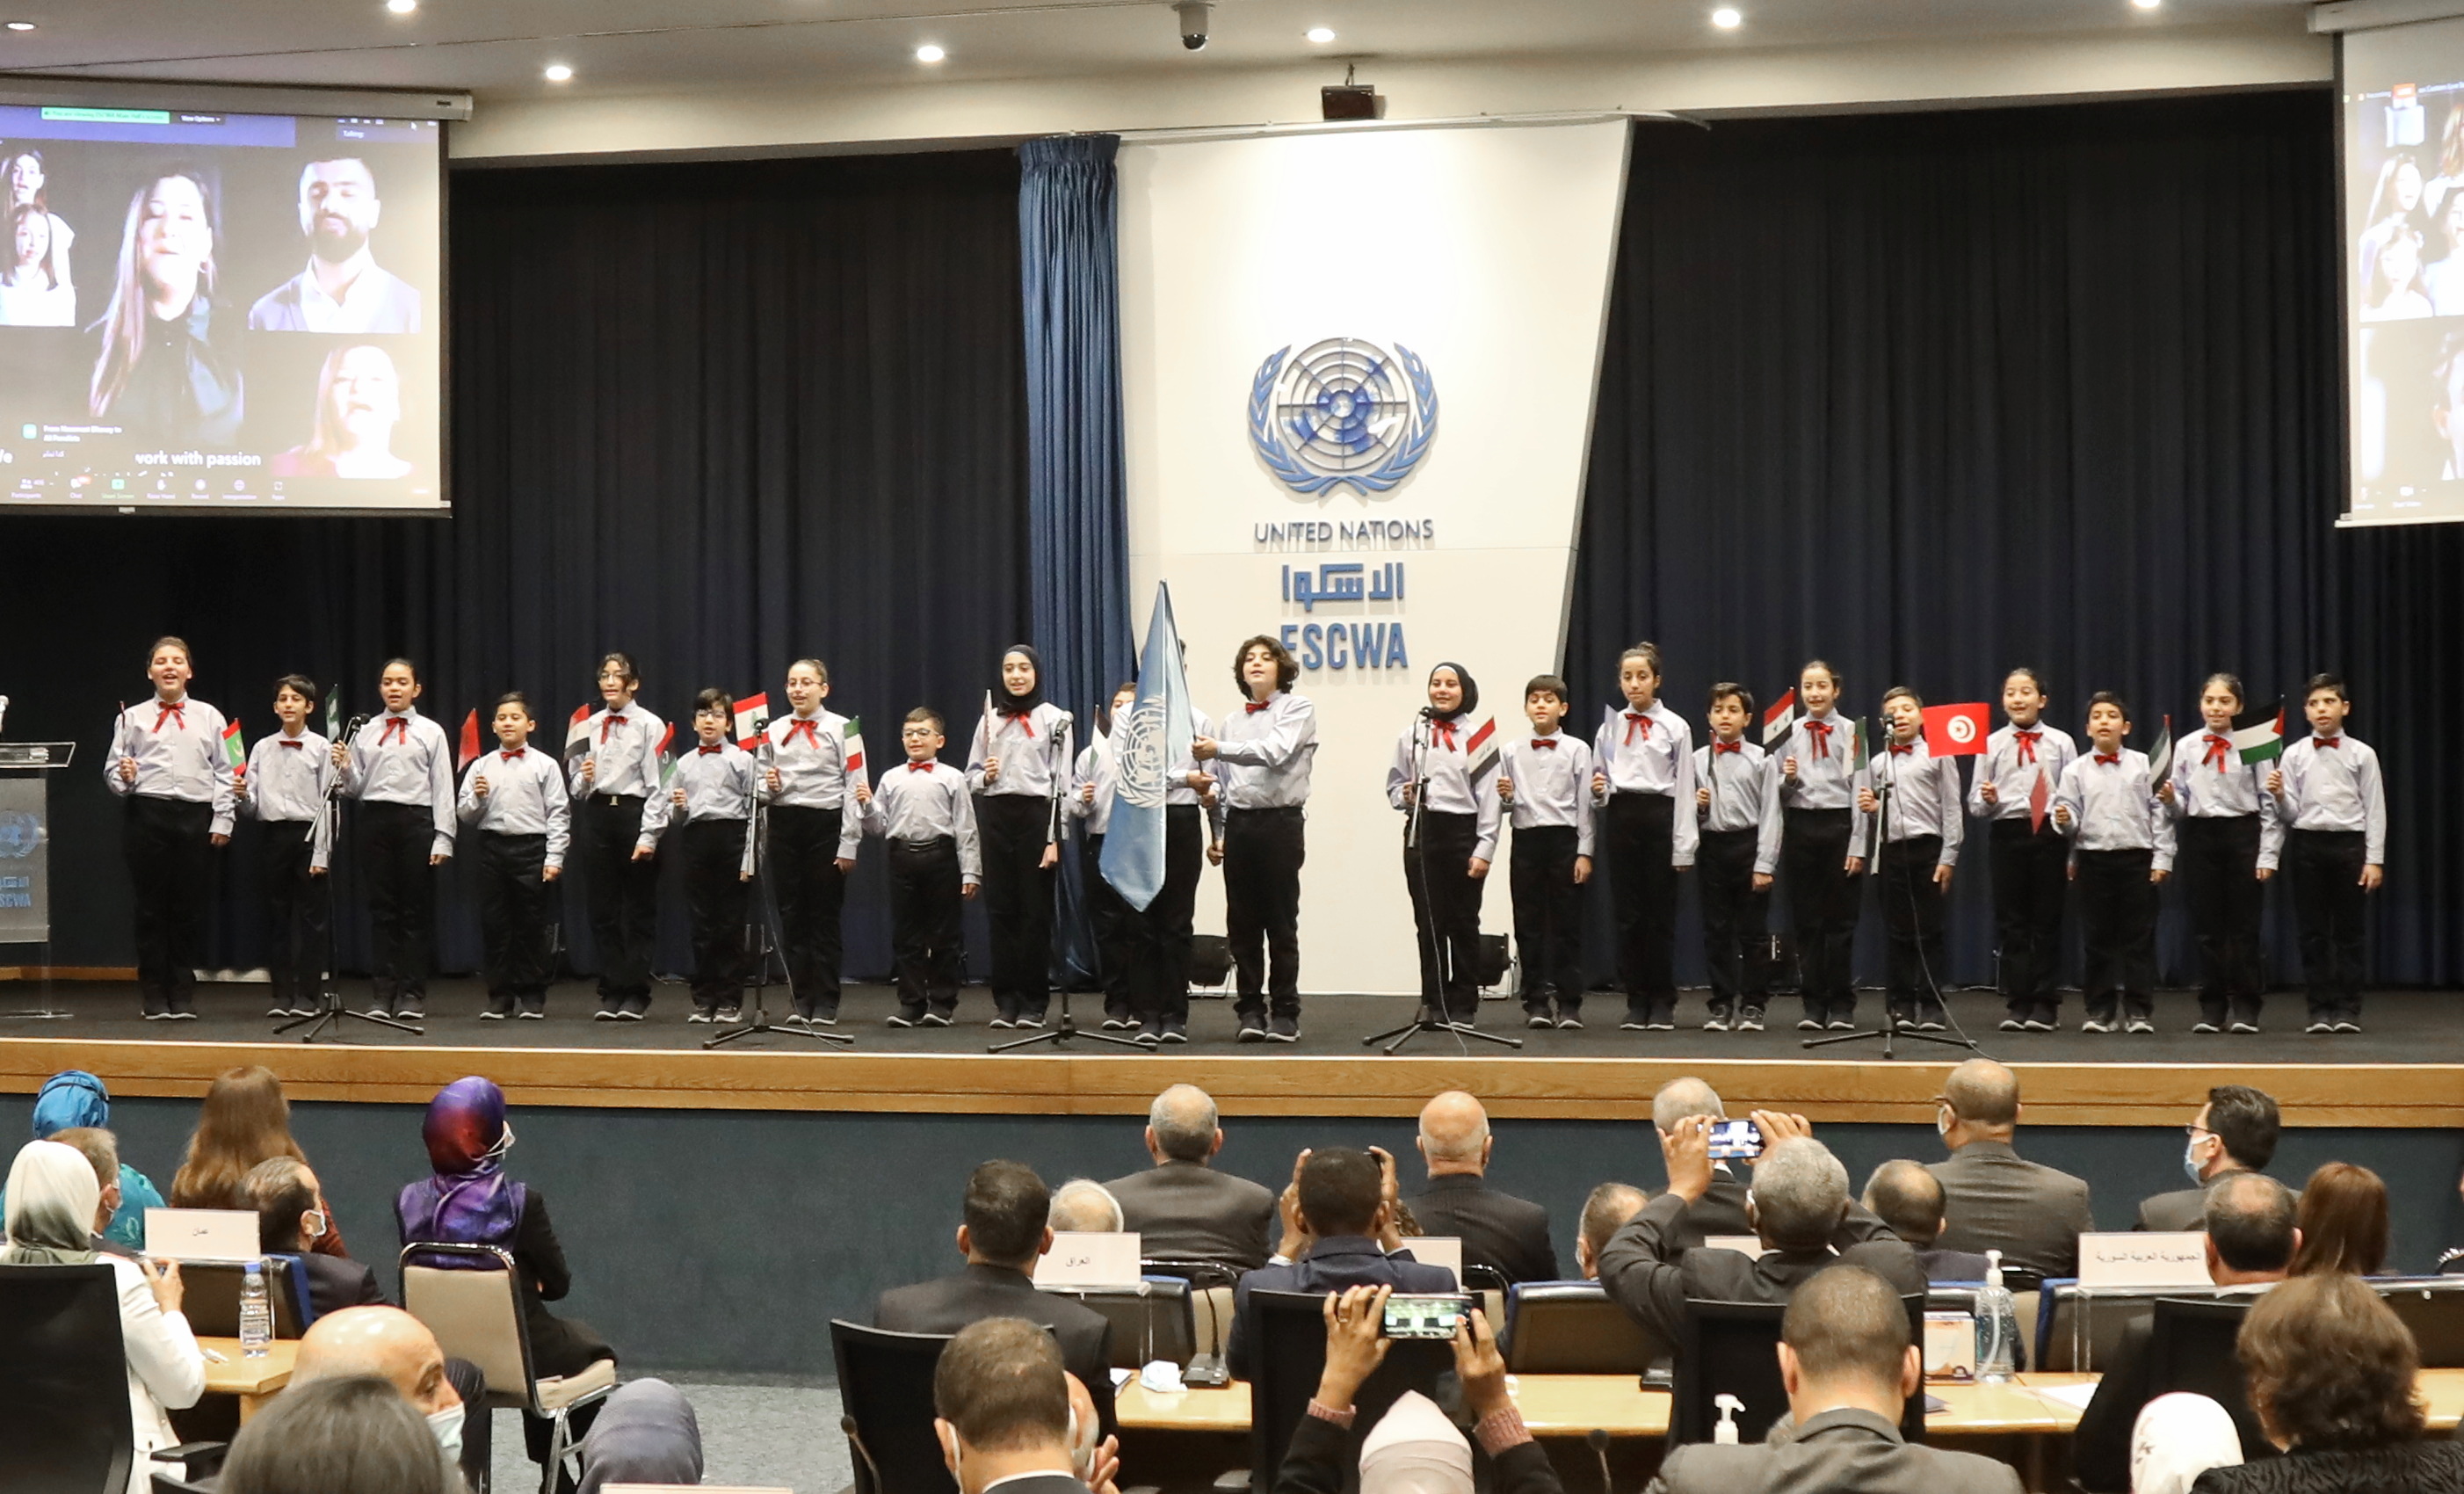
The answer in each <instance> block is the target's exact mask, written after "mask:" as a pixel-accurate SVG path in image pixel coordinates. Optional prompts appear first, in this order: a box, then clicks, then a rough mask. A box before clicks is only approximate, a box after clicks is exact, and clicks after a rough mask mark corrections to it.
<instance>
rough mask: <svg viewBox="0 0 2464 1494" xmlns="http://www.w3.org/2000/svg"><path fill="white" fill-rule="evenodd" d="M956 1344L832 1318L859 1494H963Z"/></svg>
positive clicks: (833, 1351)
mask: <svg viewBox="0 0 2464 1494" xmlns="http://www.w3.org/2000/svg"><path fill="white" fill-rule="evenodd" d="M949 1342H950V1335H949V1334H947V1333H892V1332H890V1331H889V1330H887V1329H877V1328H866V1327H864V1326H862V1325H861V1324H855V1323H847V1322H842V1321H841V1320H839V1319H837V1318H832V1319H830V1357H831V1358H832V1359H833V1360H834V1361H836V1363H837V1366H838V1373H839V1409H840V1411H841V1413H842V1415H841V1417H840V1419H839V1424H840V1426H841V1428H842V1429H843V1430H845V1431H846V1433H847V1455H848V1461H850V1462H851V1463H853V1465H854V1469H855V1489H856V1494H957V1488H958V1485H957V1483H955V1482H953V1481H952V1480H951V1478H950V1470H949V1467H948V1465H947V1464H945V1463H944V1462H943V1461H941V1443H940V1439H937V1438H935V1436H934V1435H933V1367H934V1366H935V1365H936V1364H938V1363H940V1361H941V1350H942V1347H943V1346H944V1345H946V1344H948V1343H949ZM123 1398H124V1397H123Z"/></svg>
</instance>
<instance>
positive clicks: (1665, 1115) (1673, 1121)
mask: <svg viewBox="0 0 2464 1494" xmlns="http://www.w3.org/2000/svg"><path fill="white" fill-rule="evenodd" d="M1688 1115H1707V1116H1709V1117H1710V1118H1711V1119H1713V1120H1727V1118H1728V1111H1727V1107H1726V1106H1724V1105H1722V1104H1721V1103H1720V1095H1719V1092H1718V1091H1717V1090H1715V1089H1713V1088H1711V1087H1710V1086H1709V1085H1707V1084H1705V1083H1704V1082H1703V1081H1702V1080H1700V1079H1696V1078H1693V1077H1692V1076H1690V1075H1689V1076H1687V1077H1686V1078H1683V1079H1672V1080H1670V1081H1668V1083H1666V1084H1664V1085H1661V1087H1660V1092H1659V1093H1658V1094H1655V1095H1653V1096H1652V1097H1651V1123H1652V1124H1653V1125H1654V1126H1657V1127H1659V1128H1660V1129H1661V1131H1675V1130H1676V1129H1677V1123H1678V1122H1679V1121H1682V1120H1683V1119H1684V1118H1685V1117H1687V1116H1688Z"/></svg>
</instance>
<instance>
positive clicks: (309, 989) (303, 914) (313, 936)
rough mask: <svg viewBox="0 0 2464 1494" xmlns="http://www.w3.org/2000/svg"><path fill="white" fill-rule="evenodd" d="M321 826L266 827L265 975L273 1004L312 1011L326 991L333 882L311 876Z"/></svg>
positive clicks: (272, 823)
mask: <svg viewBox="0 0 2464 1494" xmlns="http://www.w3.org/2000/svg"><path fill="white" fill-rule="evenodd" d="M316 828H317V825H316V822H314V821H311V820H272V821H268V822H267V823H266V826H265V911H266V914H267V921H268V923H269V924H270V925H271V927H270V928H269V929H268V930H267V934H268V938H267V940H266V946H265V970H266V974H267V975H269V976H271V977H272V978H273V979H274V1004H275V1005H276V1006H294V1005H296V1006H299V1007H303V1008H304V1007H305V1006H307V1005H308V1004H309V1003H310V1002H311V1001H312V1000H313V999H314V998H315V997H316V996H317V994H318V993H319V991H320V990H322V989H323V986H324V981H325V957H326V949H327V940H328V937H329V935H328V934H327V933H326V926H327V924H328V922H329V919H328V916H327V913H328V910H329V908H330V906H331V903H332V896H331V890H330V878H328V877H318V876H310V875H309V874H308V868H309V865H310V863H312V862H314V861H315V860H316V859H317V856H316V834H315V832H316Z"/></svg>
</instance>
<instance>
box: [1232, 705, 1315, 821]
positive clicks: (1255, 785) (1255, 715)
mask: <svg viewBox="0 0 2464 1494" xmlns="http://www.w3.org/2000/svg"><path fill="white" fill-rule="evenodd" d="M1316 757H1317V707H1315V706H1313V705H1311V704H1309V697H1307V696H1305V695H1295V694H1293V693H1291V692H1289V691H1282V690H1279V691H1277V692H1274V693H1273V694H1271V695H1269V696H1267V697H1266V698H1265V700H1264V701H1243V703H1242V704H1241V705H1239V706H1237V707H1235V708H1234V709H1233V712H1232V714H1230V715H1228V716H1225V717H1224V718H1223V729H1222V731H1221V734H1219V735H1218V736H1216V738H1215V777H1216V779H1217V780H1218V781H1220V782H1221V784H1222V785H1223V802H1224V803H1225V805H1226V806H1228V807H1230V808H1233V809H1290V808H1295V807H1297V806H1299V805H1302V804H1306V803H1308V802H1309V763H1310V761H1311V760H1312V759H1313V758H1316Z"/></svg>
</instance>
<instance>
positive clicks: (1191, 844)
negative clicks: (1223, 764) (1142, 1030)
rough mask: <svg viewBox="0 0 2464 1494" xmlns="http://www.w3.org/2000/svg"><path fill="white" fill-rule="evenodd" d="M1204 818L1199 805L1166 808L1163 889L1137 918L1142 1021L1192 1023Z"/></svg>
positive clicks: (1135, 980)
mask: <svg viewBox="0 0 2464 1494" xmlns="http://www.w3.org/2000/svg"><path fill="white" fill-rule="evenodd" d="M1204 815H1205V811H1204V810H1202V809H1200V808H1199V806H1198V805H1196V804H1166V805H1164V809H1163V890H1161V891H1159V892H1157V893H1155V901H1154V902H1152V903H1149V904H1148V905H1147V911H1146V912H1143V913H1138V912H1133V913H1132V914H1131V918H1132V923H1131V935H1132V939H1133V948H1132V955H1131V958H1132V962H1133V973H1132V978H1131V981H1130V1015H1131V1016H1133V1017H1135V1018H1137V1019H1138V1020H1139V1021H1140V1022H1155V1021H1158V1020H1159V1021H1161V1022H1164V1023H1165V1024H1166V1025H1167V1026H1170V1025H1173V1024H1178V1025H1180V1026H1184V1027H1185V1026H1187V1025H1188V1024H1189V939H1190V930H1191V925H1192V923H1193V921H1194V920H1195V919H1196V917H1197V912H1198V879H1199V876H1200V875H1201V874H1202V873H1203V872H1204V871H1205V869H1206V822H1205V819H1204Z"/></svg>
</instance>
